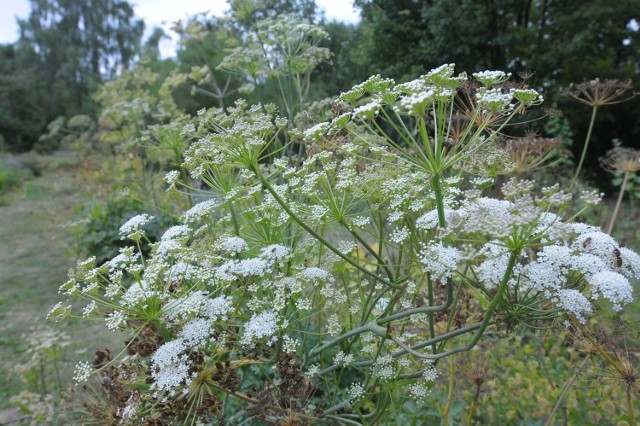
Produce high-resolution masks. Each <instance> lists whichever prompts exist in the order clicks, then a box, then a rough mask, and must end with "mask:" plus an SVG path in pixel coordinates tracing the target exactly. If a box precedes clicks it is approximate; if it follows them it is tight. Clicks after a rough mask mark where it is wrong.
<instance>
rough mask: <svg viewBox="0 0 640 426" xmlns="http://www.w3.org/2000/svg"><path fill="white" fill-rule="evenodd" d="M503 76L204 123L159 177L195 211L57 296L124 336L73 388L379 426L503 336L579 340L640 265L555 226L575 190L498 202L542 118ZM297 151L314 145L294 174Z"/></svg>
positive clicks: (121, 403) (246, 413)
mask: <svg viewBox="0 0 640 426" xmlns="http://www.w3.org/2000/svg"><path fill="white" fill-rule="evenodd" d="M509 77H510V76H509V75H507V74H505V73H502V72H496V71H492V72H482V73H477V74H474V78H475V79H474V80H471V79H469V78H467V77H466V75H459V76H454V67H453V65H443V66H442V67H439V68H437V69H434V70H432V71H431V72H429V73H427V74H425V75H423V76H421V77H419V78H418V79H416V80H413V81H410V82H406V83H402V84H397V83H396V82H395V81H393V80H391V79H386V78H382V77H380V76H374V77H371V78H370V79H368V80H367V81H365V82H363V83H362V84H359V85H357V86H355V87H353V88H352V89H350V90H349V91H347V92H344V93H342V94H341V95H340V96H339V97H338V99H336V100H335V102H334V107H335V114H334V117H333V119H332V120H331V121H330V122H326V123H319V124H316V125H315V126H312V127H310V128H307V129H290V128H289V126H290V122H289V121H288V120H286V119H283V118H280V117H278V116H277V111H276V108H275V107H273V106H271V105H254V106H248V105H246V104H245V103H244V102H242V101H239V102H237V103H236V105H235V106H234V107H232V108H229V109H227V110H226V111H225V110H222V109H217V108H212V109H209V110H203V111H201V112H199V113H198V115H197V116H196V117H194V118H193V119H192V121H191V122H190V123H186V124H185V125H184V130H183V131H182V132H180V133H179V134H180V136H181V137H183V138H185V140H188V141H190V143H189V147H188V148H187V149H186V151H185V153H184V161H183V163H182V165H181V172H180V173H178V172H170V173H169V174H168V176H167V182H168V183H169V184H170V187H169V190H170V191H182V190H186V193H188V195H189V196H190V197H193V198H194V200H196V201H200V202H197V203H196V204H195V205H194V206H193V207H191V208H189V209H188V210H187V211H185V212H184V214H182V217H181V219H180V224H178V225H176V226H173V227H171V228H169V229H167V230H166V232H165V233H164V235H163V236H162V238H161V239H160V241H158V242H156V243H154V244H152V247H153V248H152V252H151V254H150V255H149V256H144V255H143V254H142V253H141V250H140V246H141V243H142V242H143V241H144V239H145V230H144V227H145V226H146V224H147V223H149V222H150V221H152V220H153V218H152V217H151V216H149V215H145V214H143V215H140V216H137V217H134V218H132V219H131V220H129V221H128V222H127V223H126V224H124V225H123V226H122V228H121V229H120V231H121V235H122V237H123V238H127V239H128V240H129V241H131V245H130V246H128V247H126V248H123V249H122V250H121V252H120V254H118V256H116V257H114V258H113V259H111V260H110V261H108V262H106V263H104V264H102V265H98V264H95V261H94V259H88V260H86V261H84V262H80V263H79V264H78V267H77V268H76V269H75V270H74V271H72V273H71V275H70V280H69V281H68V282H67V283H65V284H64V285H63V286H62V287H61V288H60V291H61V293H63V294H64V295H66V296H69V297H70V298H77V299H81V300H84V301H86V303H87V304H86V305H85V307H84V308H83V309H82V317H85V318H91V319H96V320H100V321H104V323H105V326H106V327H107V329H108V330H110V331H117V330H120V331H125V332H128V333H129V334H130V338H129V339H128V341H127V344H126V346H125V347H124V349H123V350H122V352H121V353H120V354H118V355H115V356H112V355H111V353H108V352H104V351H99V352H97V353H96V359H95V360H94V362H93V364H89V363H81V364H80V365H78V368H77V372H76V380H77V381H78V382H84V381H85V380H87V379H88V378H89V376H91V375H94V374H101V375H102V376H103V377H104V378H103V386H104V388H105V389H106V391H107V394H108V395H107V398H105V399H104V401H106V403H107V404H110V405H109V410H105V409H104V407H103V406H96V407H94V408H95V410H94V412H95V414H96V416H103V417H102V419H103V420H106V418H105V417H104V416H107V417H108V420H109V421H116V422H119V423H122V424H129V423H136V424H137V423H140V422H141V421H146V422H152V421H158V422H161V423H167V422H176V421H182V422H185V423H196V422H207V421H212V420H213V419H215V418H223V419H226V420H229V421H230V422H232V423H240V422H241V421H244V420H247V419H261V420H263V421H266V422H269V423H278V424H280V423H287V422H289V423H296V424H305V423H313V422H318V421H325V422H331V421H334V422H339V423H344V424H360V423H367V424H375V423H376V422H379V421H381V419H384V418H387V419H389V418H397V417H398V416H400V415H401V414H402V407H403V402H404V401H405V399H407V398H415V399H417V400H423V399H424V398H426V397H427V396H428V394H429V392H430V389H431V388H432V387H433V383H434V380H435V378H436V377H437V375H438V363H439V360H441V359H443V358H448V359H450V360H451V362H453V361H452V360H453V355H454V354H456V353H459V352H463V351H468V350H470V349H472V348H473V347H474V346H475V345H476V344H477V343H478V341H479V340H480V339H481V338H482V336H483V334H484V333H485V332H487V330H489V329H490V328H491V327H497V328H499V329H501V330H505V331H507V332H509V331H511V330H514V329H516V328H518V327H534V328H535V327H553V326H560V327H565V326H569V327H573V326H576V327H580V326H582V325H583V324H584V323H585V321H586V318H588V317H589V316H590V315H592V314H593V308H592V306H593V304H594V303H595V302H596V301H598V300H607V301H608V302H609V303H610V305H611V307H612V308H613V309H614V310H620V309H622V307H623V306H624V305H625V304H627V303H629V302H630V301H631V300H632V288H631V284H630V282H629V279H631V278H634V277H635V278H638V277H640V257H639V256H638V255H637V254H636V253H634V252H633V251H631V250H629V249H626V248H624V247H620V246H619V245H618V244H617V243H616V242H615V241H614V240H613V239H612V238H611V237H610V236H608V235H607V234H605V233H603V232H602V231H601V230H600V229H598V228H596V227H593V226H589V225H586V224H582V223H577V222H574V219H575V217H577V215H578V214H579V213H578V214H576V215H574V216H572V217H567V218H565V217H563V214H564V213H563V212H564V211H565V210H566V207H567V204H568V203H569V202H570V201H571V200H572V196H571V194H566V193H564V192H563V191H562V190H561V189H560V188H559V187H558V186H557V185H556V186H551V187H546V188H537V187H536V184H535V182H533V181H528V180H524V179H521V178H519V177H518V178H513V179H511V180H508V181H507V182H506V183H505V184H504V185H502V186H501V187H500V188H497V190H498V191H499V195H500V197H499V198H493V197H491V196H489V195H490V194H491V193H492V192H493V191H494V190H496V189H495V188H492V183H493V182H494V180H493V178H494V177H495V175H496V174H497V173H502V174H505V173H507V174H508V173H510V171H513V167H512V166H513V163H512V162H511V159H510V158H511V157H510V155H509V150H508V148H507V147H506V146H503V144H502V143H501V137H500V136H501V134H502V132H504V130H505V128H506V126H507V125H508V124H509V122H510V121H511V120H512V119H513V118H514V117H515V116H516V115H518V114H522V113H523V112H524V111H526V110H527V109H528V108H529V107H531V106H533V105H536V104H539V103H540V102H542V97H541V96H540V95H539V94H538V93H537V92H536V91H534V90H532V89H526V88H519V87H517V85H514V84H512V83H510V82H509ZM453 117H464V120H462V123H463V124H462V125H461V126H460V127H457V128H456V129H455V130H456V131H455V132H454V131H453V130H454V126H453V124H452V123H453ZM182 120H184V118H183V119H182ZM285 133H287V137H284V134H285ZM293 143H297V144H305V145H306V147H307V148H308V149H307V150H306V152H308V153H310V154H309V155H308V156H306V157H305V158H304V159H303V161H301V162H298V161H297V159H296V158H290V157H289V156H287V152H288V147H289V145H291V144H293ZM532 152H535V151H532ZM547 153H548V152H547V151H543V152H542V154H541V155H546V154H547ZM531 155H535V154H531ZM182 171H187V172H188V173H189V177H188V178H186V177H185V173H183V172H182ZM196 180H197V181H198V182H201V185H199V186H202V187H205V188H206V190H204V191H203V190H200V189H198V188H196V187H195V186H194V185H193V182H194V181H196ZM598 201H599V196H598V195H596V194H593V193H583V194H582V195H581V196H580V197H579V199H578V200H575V202H576V203H581V204H580V205H581V206H582V208H587V207H589V206H591V205H594V204H596V203H597V202H598ZM72 311H73V308H72V305H71V304H68V303H62V302H61V303H59V304H57V305H56V306H55V307H54V308H53V309H52V311H51V312H50V315H49V316H50V317H51V318H55V319H61V318H64V317H66V316H69V315H71V314H72ZM389 406H392V407H393V410H387V408H388V407H389ZM105 413H108V414H105Z"/></svg>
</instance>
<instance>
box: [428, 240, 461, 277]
mask: <svg viewBox="0 0 640 426" xmlns="http://www.w3.org/2000/svg"><path fill="white" fill-rule="evenodd" d="M420 255H421V256H422V257H421V258H420V262H422V265H423V266H424V269H423V270H424V271H425V272H428V273H430V274H431V277H432V279H434V280H436V281H439V280H442V279H443V278H451V274H452V272H453V271H455V270H456V268H457V266H458V262H460V260H461V259H462V254H461V253H460V250H458V249H457V248H455V247H445V246H443V245H442V243H441V242H438V243H432V244H429V245H428V246H427V247H425V248H424V249H423V250H422V251H421V252H420Z"/></svg>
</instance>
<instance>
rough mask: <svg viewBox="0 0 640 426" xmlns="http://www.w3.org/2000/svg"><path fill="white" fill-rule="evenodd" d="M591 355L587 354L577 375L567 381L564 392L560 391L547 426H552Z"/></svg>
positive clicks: (574, 374) (576, 372)
mask: <svg viewBox="0 0 640 426" xmlns="http://www.w3.org/2000/svg"><path fill="white" fill-rule="evenodd" d="M590 355H591V354H587V356H586V357H584V359H583V360H582V362H581V363H580V365H579V366H578V368H576V371H575V373H573V376H571V377H570V378H569V380H567V381H566V382H565V383H564V386H562V391H560V395H558V399H557V400H556V405H554V406H553V410H551V413H549V418H548V419H547V421H546V422H545V424H544V425H545V426H550V425H551V424H552V421H553V418H554V417H555V415H556V413H557V412H558V409H559V408H560V406H561V405H562V402H563V401H564V398H565V397H566V396H567V393H568V392H569V390H570V389H571V386H572V385H573V382H575V380H576V379H577V378H578V374H580V371H581V370H582V367H584V365H585V364H586V363H587V361H588V360H589V356H590Z"/></svg>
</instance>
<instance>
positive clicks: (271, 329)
mask: <svg viewBox="0 0 640 426" xmlns="http://www.w3.org/2000/svg"><path fill="white" fill-rule="evenodd" d="M276 331H278V316H277V315H276V313H275V312H273V311H266V312H262V313H260V314H254V315H253V316H252V317H251V320H249V322H248V323H246V324H245V326H244V333H243V335H242V339H241V340H240V342H241V343H242V344H243V345H251V344H252V343H253V342H254V341H255V340H256V339H262V338H265V337H271V336H272V335H274V334H275V333H276Z"/></svg>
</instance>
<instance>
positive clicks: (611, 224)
mask: <svg viewBox="0 0 640 426" xmlns="http://www.w3.org/2000/svg"><path fill="white" fill-rule="evenodd" d="M628 180H629V172H626V173H625V174H624V178H623V179H622V186H621V187H620V195H618V201H617V202H616V208H615V209H614V210H613V216H611V220H610V221H609V227H608V228H607V234H609V235H611V233H612V232H613V227H614V225H615V224H616V218H617V217H618V211H619V210H620V204H622V197H623V196H624V190H625V187H626V186H627V181H628Z"/></svg>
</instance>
